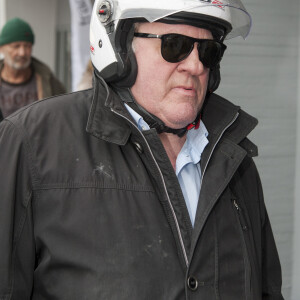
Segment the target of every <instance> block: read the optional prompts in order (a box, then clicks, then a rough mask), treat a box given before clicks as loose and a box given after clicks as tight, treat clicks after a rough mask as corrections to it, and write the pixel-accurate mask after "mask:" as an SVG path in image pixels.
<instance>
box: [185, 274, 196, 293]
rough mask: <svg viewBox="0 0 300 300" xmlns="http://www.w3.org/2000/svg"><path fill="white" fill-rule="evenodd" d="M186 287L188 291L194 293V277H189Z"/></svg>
mask: <svg viewBox="0 0 300 300" xmlns="http://www.w3.org/2000/svg"><path fill="white" fill-rule="evenodd" d="M187 285H188V287H189V289H190V290H192V291H196V290H197V289H198V281H197V279H196V278H195V277H194V276H190V277H189V278H188V280H187Z"/></svg>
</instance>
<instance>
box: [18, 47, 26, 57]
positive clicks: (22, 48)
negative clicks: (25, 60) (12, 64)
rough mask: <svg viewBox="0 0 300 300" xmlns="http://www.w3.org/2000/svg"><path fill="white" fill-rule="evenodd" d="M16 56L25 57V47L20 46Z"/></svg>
mask: <svg viewBox="0 0 300 300" xmlns="http://www.w3.org/2000/svg"><path fill="white" fill-rule="evenodd" d="M18 54H19V56H25V55H26V47H25V46H20V47H19V49H18Z"/></svg>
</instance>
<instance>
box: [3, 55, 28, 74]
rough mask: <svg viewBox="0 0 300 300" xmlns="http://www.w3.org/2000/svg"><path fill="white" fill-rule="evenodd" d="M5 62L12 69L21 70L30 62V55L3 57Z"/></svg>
mask: <svg viewBox="0 0 300 300" xmlns="http://www.w3.org/2000/svg"><path fill="white" fill-rule="evenodd" d="M5 62H6V63H7V64H8V65H9V66H10V67H11V68H13V69H14V70H16V71H21V70H25V69H27V68H28V67H29V66H30V64H31V57H20V56H16V57H15V58H11V57H5Z"/></svg>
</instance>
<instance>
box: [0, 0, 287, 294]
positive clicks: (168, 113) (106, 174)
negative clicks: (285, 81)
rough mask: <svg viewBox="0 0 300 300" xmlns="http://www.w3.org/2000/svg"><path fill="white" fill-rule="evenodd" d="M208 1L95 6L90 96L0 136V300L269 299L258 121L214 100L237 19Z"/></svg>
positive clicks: (271, 263) (270, 271)
mask: <svg viewBox="0 0 300 300" xmlns="http://www.w3.org/2000/svg"><path fill="white" fill-rule="evenodd" d="M215 2H216V1H208V0H206V1H199V0H189V1H183V0H170V1H167V0H164V1H146V0H144V1H126V0H119V1H113V0H109V1H101V0H97V1H95V4H94V10H93V14H92V19H91V34H90V42H91V59H92V63H93V65H94V68H95V74H94V82H93V88H92V89H88V90H85V91H81V92H77V93H73V94H69V95H63V96H60V97H54V98H52V99H48V100H43V101H40V102H39V103H35V104H33V105H31V107H27V108H25V109H23V110H21V111H19V112H18V113H16V114H15V115H14V116H12V117H9V118H8V119H7V120H6V121H4V122H3V124H1V126H0V147H1V158H0V167H1V168H2V169H4V170H7V171H6V174H5V177H4V178H1V182H0V199H1V200H0V212H1V214H2V217H1V218H0V222H1V223H0V228H1V229H0V230H1V236H2V247H1V250H0V254H1V255H0V259H1V266H2V267H1V269H0V279H1V290H0V292H1V296H2V297H3V296H4V297H11V298H13V299H89V300H92V299H118V300H119V299H138V300H140V299H151V300H152V299H162V300H169V299H170V300H175V299H178V300H182V299H205V300H213V299H222V300H241V299H243V300H245V299H248V300H250V299H251V300H258V299H264V300H266V299H273V300H274V299H276V300H282V299H283V297H282V295H281V268H280V263H279V259H278V254H277V250H276V246H275V243H274V239H273V234H272V230H271V226H270V222H269V219H268V215H267V212H266V208H265V204H264V200H263V196H262V189H261V184H260V180H259V176H258V173H257V170H256V167H255V165H254V162H253V159H252V157H253V156H255V155H256V147H255V145H254V144H253V143H252V142H250V140H248V139H247V135H248V134H249V132H250V131H252V129H253V128H254V127H255V125H256V123H257V121H256V119H254V118H253V117H251V116H250V115H248V114H247V113H245V112H244V111H243V110H242V109H240V108H239V107H238V106H235V105H234V104H232V103H230V102H229V101H227V100H225V99H223V98H221V97H220V96H218V95H216V94H215V93H214V91H215V90H216V89H217V87H218V84H219V82H220V72H219V64H220V61H221V58H222V56H223V53H224V51H225V49H226V46H225V45H224V44H223V41H224V39H225V37H228V38H230V37H235V36H238V35H242V36H246V35H247V34H248V31H249V27H250V26H249V24H250V17H249V15H248V13H247V12H246V10H245V8H244V6H243V5H242V3H241V2H240V1H239V0H223V1H218V4H215ZM32 120H34V122H32Z"/></svg>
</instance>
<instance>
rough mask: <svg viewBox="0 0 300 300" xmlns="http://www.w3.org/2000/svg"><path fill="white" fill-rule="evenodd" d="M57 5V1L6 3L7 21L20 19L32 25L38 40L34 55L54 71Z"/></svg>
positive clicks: (26, 0)
mask: <svg viewBox="0 0 300 300" xmlns="http://www.w3.org/2000/svg"><path fill="white" fill-rule="evenodd" d="M3 1H4V0H3ZM57 3H58V1H57V0H51V1H49V0H9V1H6V12H7V13H6V18H7V20H8V19H10V18H14V17H19V18H22V19H24V20H25V21H27V22H28V23H29V24H30V25H31V27H32V29H33V31H34V33H35V38H36V39H35V41H36V42H35V46H34V48H33V55H34V56H36V57H37V58H38V59H40V60H42V61H43V62H45V63H46V64H47V65H48V66H49V67H50V68H51V69H52V70H54V66H55V46H56V45H55V33H56V7H57Z"/></svg>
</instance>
